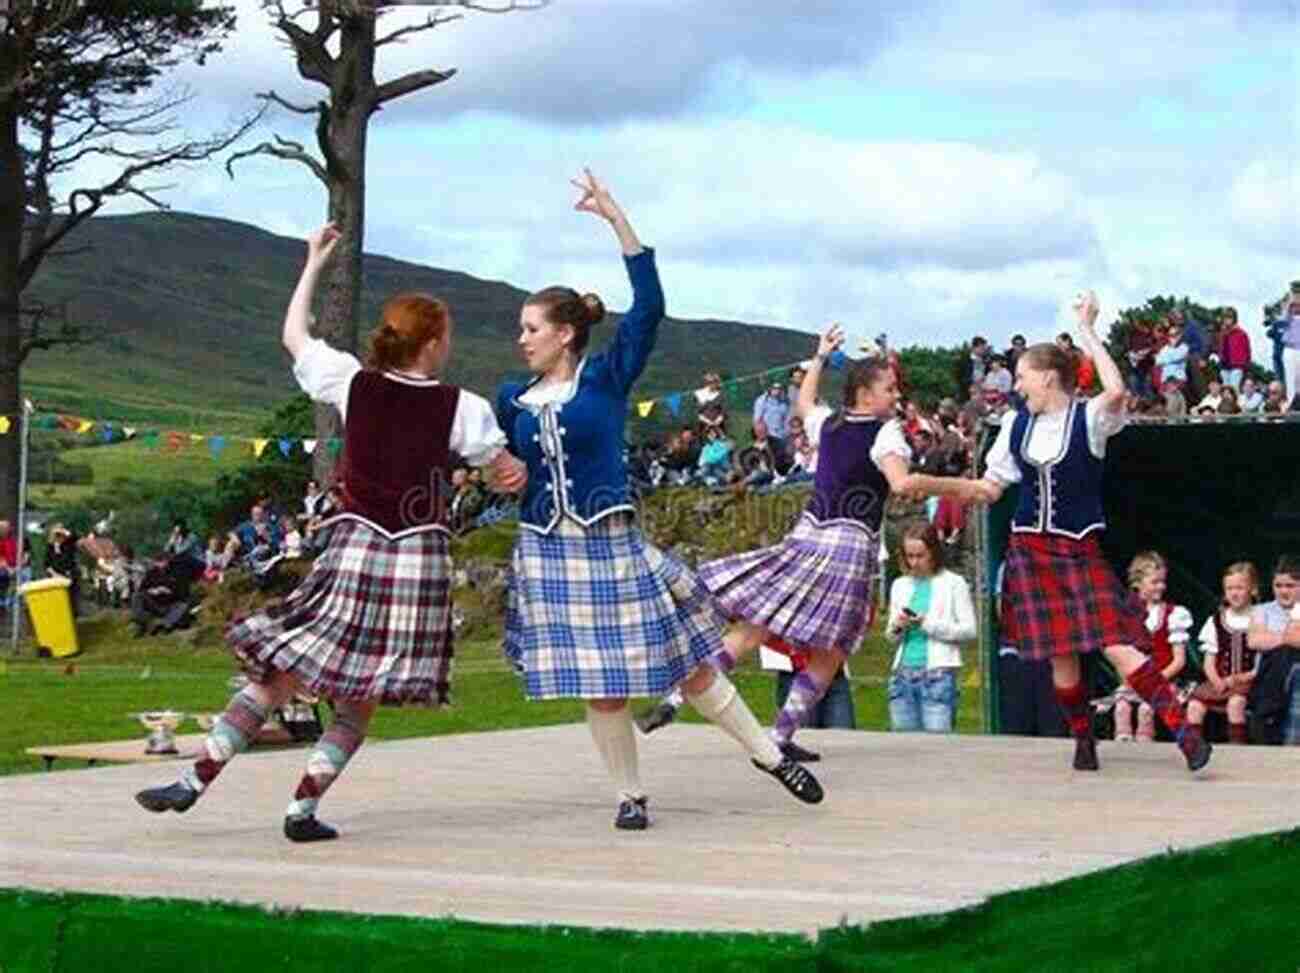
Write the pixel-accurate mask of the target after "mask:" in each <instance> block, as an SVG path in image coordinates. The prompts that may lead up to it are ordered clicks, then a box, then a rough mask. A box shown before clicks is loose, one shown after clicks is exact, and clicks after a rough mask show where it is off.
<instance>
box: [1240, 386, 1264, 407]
mask: <svg viewBox="0 0 1300 973" xmlns="http://www.w3.org/2000/svg"><path fill="white" fill-rule="evenodd" d="M1240 402H1241V411H1242V412H1259V411H1260V410H1261V409H1263V408H1264V393H1263V392H1261V391H1260V390H1259V388H1258V387H1256V385H1255V380H1254V379H1253V378H1244V379H1242V380H1241V399H1240Z"/></svg>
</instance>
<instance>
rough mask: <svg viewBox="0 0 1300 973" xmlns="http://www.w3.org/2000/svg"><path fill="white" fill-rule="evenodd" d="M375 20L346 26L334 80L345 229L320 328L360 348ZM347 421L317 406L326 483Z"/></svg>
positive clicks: (333, 217)
mask: <svg viewBox="0 0 1300 973" xmlns="http://www.w3.org/2000/svg"><path fill="white" fill-rule="evenodd" d="M374 40H375V22H374V19H373V18H356V19H354V20H353V21H352V22H351V23H350V24H349V25H348V26H346V27H345V28H344V29H343V31H342V32H341V37H340V49H339V56H338V60H337V62H336V66H335V75H334V83H333V84H332V85H331V86H330V95H331V97H330V123H329V133H328V139H329V150H330V151H329V155H330V156H332V157H333V158H332V159H330V158H327V160H326V161H327V167H328V169H329V173H330V185H329V193H330V198H329V214H330V222H332V223H334V224H335V225H336V226H337V227H338V228H339V232H340V234H341V237H340V239H339V242H338V245H337V247H336V249H335V256H334V260H333V261H332V262H331V264H330V266H329V268H328V270H327V272H326V277H325V281H324V283H325V296H324V301H323V303H322V305H321V314H320V319H319V321H318V322H317V333H318V335H319V336H320V337H322V338H325V339H326V340H327V341H329V342H330V344H332V345H334V346H335V347H336V348H340V349H342V350H344V351H350V352H352V353H353V354H357V353H358V352H359V351H360V347H359V345H360V342H359V335H360V322H361V286H362V267H361V255H362V252H363V249H364V246H365V226H366V135H367V129H368V127H369V124H370V114H371V111H372V110H373V104H374V102H373V94H374V87H375V75H374V67H375V45H374ZM342 435H343V424H342V422H341V421H340V418H339V414H338V411H337V410H335V409H334V408H333V407H332V406H321V405H317V406H316V438H317V440H318V441H319V442H318V445H317V448H316V453H315V456H314V457H313V462H312V472H313V474H314V475H315V478H316V480H317V481H318V482H319V483H321V484H322V485H324V484H328V483H329V482H330V481H331V478H332V475H333V472H334V467H335V465H336V463H337V457H336V456H335V455H334V454H333V452H332V451H331V450H330V449H329V448H328V447H329V441H330V440H331V439H336V438H341V437H342Z"/></svg>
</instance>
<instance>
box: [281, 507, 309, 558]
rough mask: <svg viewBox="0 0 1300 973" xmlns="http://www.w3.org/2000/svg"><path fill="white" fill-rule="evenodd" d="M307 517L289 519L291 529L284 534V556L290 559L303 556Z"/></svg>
mask: <svg viewBox="0 0 1300 973" xmlns="http://www.w3.org/2000/svg"><path fill="white" fill-rule="evenodd" d="M306 523H307V518H306V517H292V518H290V519H289V529H288V530H286V531H285V532H284V556H285V557H290V558H297V557H302V555H303V528H304V527H305V526H306Z"/></svg>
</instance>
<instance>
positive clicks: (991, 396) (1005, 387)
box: [984, 355, 1013, 408]
mask: <svg viewBox="0 0 1300 973" xmlns="http://www.w3.org/2000/svg"><path fill="white" fill-rule="evenodd" d="M1012 382H1013V379H1012V377H1011V372H1009V371H1008V370H1007V366H1006V363H1005V362H1004V361H1003V360H1002V358H1001V356H998V355H994V356H993V357H992V358H991V359H990V361H989V370H988V372H987V373H986V374H985V376H984V401H985V402H987V403H988V404H989V408H997V407H999V406H1001V405H1004V404H1005V403H1006V401H1007V399H1008V398H1009V397H1010V396H1011V384H1012Z"/></svg>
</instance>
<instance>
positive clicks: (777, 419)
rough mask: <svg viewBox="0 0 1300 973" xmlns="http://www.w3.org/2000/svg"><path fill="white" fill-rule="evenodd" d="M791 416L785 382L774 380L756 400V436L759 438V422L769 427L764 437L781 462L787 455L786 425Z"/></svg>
mask: <svg viewBox="0 0 1300 973" xmlns="http://www.w3.org/2000/svg"><path fill="white" fill-rule="evenodd" d="M789 418H790V400H789V399H787V398H786V395H785V383H784V382H773V383H772V384H771V385H770V386H768V389H767V391H766V392H764V393H762V394H761V395H759V397H758V398H756V399H755V400H754V436H755V438H758V424H759V423H760V422H761V423H763V424H764V425H765V426H766V427H767V433H766V435H765V436H764V437H763V438H765V439H766V440H767V441H768V442H769V443H770V444H771V446H772V454H773V456H774V457H775V459H776V460H777V462H780V461H781V459H782V457H783V456H784V455H785V439H784V438H783V437H784V436H785V427H786V423H787V422H788V421H789Z"/></svg>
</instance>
